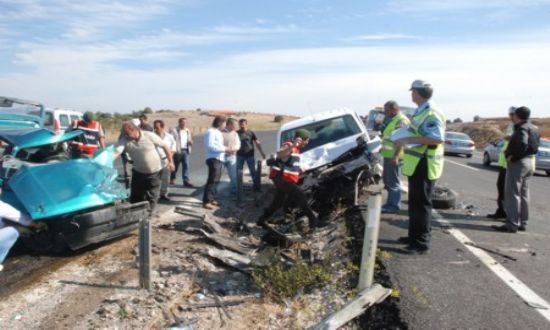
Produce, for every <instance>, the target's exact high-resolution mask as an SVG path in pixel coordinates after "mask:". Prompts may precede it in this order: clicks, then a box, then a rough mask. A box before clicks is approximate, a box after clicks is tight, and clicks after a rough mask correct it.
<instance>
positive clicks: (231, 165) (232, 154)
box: [222, 118, 241, 194]
mask: <svg viewBox="0 0 550 330" xmlns="http://www.w3.org/2000/svg"><path fill="white" fill-rule="evenodd" d="M222 135H223V145H224V146H225V147H226V148H227V149H228V151H227V152H226V153H225V162H224V165H225V168H226V169H227V174H228V175H229V181H230V182H231V184H230V187H231V188H230V192H231V193H232V194H236V193H237V151H238V150H239V149H240V148H241V139H239V134H237V120H236V119H235V118H228V119H227V121H226V124H225V130H223V132H222Z"/></svg>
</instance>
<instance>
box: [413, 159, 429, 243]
mask: <svg viewBox="0 0 550 330" xmlns="http://www.w3.org/2000/svg"><path fill="white" fill-rule="evenodd" d="M434 185H435V180H429V179H428V161H427V160H426V158H422V159H421V160H420V162H419V163H418V165H417V166H416V170H415V171H414V174H413V175H412V176H410V177H409V239H410V240H411V245H412V246H414V247H417V248H429V247H430V239H431V235H432V234H431V231H432V225H431V223H432V192H433V188H434Z"/></svg>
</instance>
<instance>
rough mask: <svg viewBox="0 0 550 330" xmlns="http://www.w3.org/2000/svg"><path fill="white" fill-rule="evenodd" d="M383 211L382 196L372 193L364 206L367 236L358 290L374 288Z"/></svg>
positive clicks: (364, 241) (364, 240)
mask: <svg viewBox="0 0 550 330" xmlns="http://www.w3.org/2000/svg"><path fill="white" fill-rule="evenodd" d="M381 209H382V194H381V193H380V192H374V193H373V192H371V193H370V194H369V198H368V202H367V207H366V208H365V207H364V206H363V208H362V211H363V212H364V213H363V219H364V220H365V236H364V238H363V253H362V254H361V265H360V267H361V268H360V273H359V284H358V287H357V288H358V289H359V290H360V291H361V290H364V289H366V288H369V287H371V286H372V282H373V279H374V264H375V262H376V249H377V248H378V232H379V229H380V212H381Z"/></svg>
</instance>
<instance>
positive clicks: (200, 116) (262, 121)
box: [105, 111, 298, 141]
mask: <svg viewBox="0 0 550 330" xmlns="http://www.w3.org/2000/svg"><path fill="white" fill-rule="evenodd" d="M214 114H215V113H209V112H208V111H174V112H156V113H153V114H150V115H148V118H149V122H150V123H151V124H153V121H154V120H156V119H161V120H163V121H164V123H165V125H166V127H169V128H171V127H175V126H176V125H177V122H178V119H179V118H182V117H184V118H187V127H188V128H189V129H190V130H191V132H192V133H193V134H201V133H204V132H206V130H207V129H208V128H209V127H210V126H212V121H213V120H214V117H213V115H214ZM275 116H276V115H274V114H266V113H256V112H238V113H235V114H234V115H231V117H235V118H237V119H243V118H244V119H246V120H247V122H248V125H249V127H250V128H251V129H253V130H275V129H278V128H279V127H280V126H281V125H282V124H284V123H286V122H288V121H292V120H295V119H296V118H298V117H295V116H286V115H285V116H283V120H282V121H281V122H275V121H274V118H275ZM105 134H106V139H107V140H108V141H113V140H115V139H116V138H118V135H119V131H118V130H113V131H107V132H105Z"/></svg>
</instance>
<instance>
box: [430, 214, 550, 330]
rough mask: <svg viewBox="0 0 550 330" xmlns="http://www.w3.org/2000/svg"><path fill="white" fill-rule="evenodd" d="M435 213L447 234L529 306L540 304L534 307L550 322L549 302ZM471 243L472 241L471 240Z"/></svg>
mask: <svg viewBox="0 0 550 330" xmlns="http://www.w3.org/2000/svg"><path fill="white" fill-rule="evenodd" d="M433 213H434V215H436V218H437V221H439V222H440V223H442V224H444V225H446V226H448V228H447V230H448V232H449V234H451V235H453V237H454V238H456V239H457V240H458V241H459V242H460V243H461V244H462V245H463V246H464V247H465V248H466V249H468V250H469V251H470V252H472V254H473V255H475V256H476V257H477V258H478V259H479V260H481V262H482V263H483V264H485V266H487V268H489V269H490V270H491V271H492V272H493V273H495V275H497V276H498V277H499V278H500V279H501V280H502V281H503V282H504V283H506V285H508V286H509V287H510V288H511V289H512V290H514V292H515V293H516V294H517V295H518V296H519V297H520V298H521V299H523V301H524V302H525V303H527V305H529V306H540V307H539V308H535V310H536V311H537V312H539V313H540V314H541V315H542V316H543V317H544V318H545V319H546V320H547V321H549V322H550V304H549V303H548V302H547V301H546V300H544V299H543V298H541V297H540V296H539V295H538V294H536V293H535V292H534V291H533V290H531V289H530V288H529V287H528V286H527V285H525V283H523V282H522V281H521V280H520V279H518V278H517V277H515V276H514V274H512V273H511V272H510V271H508V270H507V269H506V268H504V266H502V265H501V264H500V263H499V262H498V261H496V260H495V259H494V258H493V257H491V256H490V255H489V254H488V253H487V252H485V251H483V250H481V249H479V248H477V247H474V246H471V245H467V244H465V243H466V242H472V240H470V239H469V238H468V236H466V235H464V233H462V232H461V231H460V230H458V229H456V228H453V225H452V223H451V222H449V221H448V220H446V219H444V218H443V217H441V215H440V214H439V213H437V211H435V210H434V211H433ZM472 243H473V242H472Z"/></svg>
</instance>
